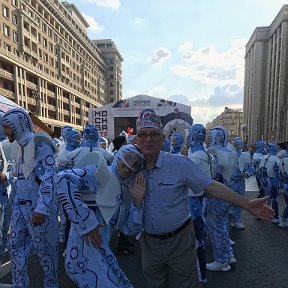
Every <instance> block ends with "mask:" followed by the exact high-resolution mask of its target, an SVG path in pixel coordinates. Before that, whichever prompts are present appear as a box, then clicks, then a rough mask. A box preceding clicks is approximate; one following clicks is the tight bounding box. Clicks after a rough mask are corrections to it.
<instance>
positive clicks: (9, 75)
mask: <svg viewBox="0 0 288 288" xmlns="http://www.w3.org/2000/svg"><path fill="white" fill-rule="evenodd" d="M0 76H1V77H4V78H6V79H8V80H12V81H13V80H14V75H13V74H12V73H10V72H8V71H6V70H4V69H2V68H0Z"/></svg>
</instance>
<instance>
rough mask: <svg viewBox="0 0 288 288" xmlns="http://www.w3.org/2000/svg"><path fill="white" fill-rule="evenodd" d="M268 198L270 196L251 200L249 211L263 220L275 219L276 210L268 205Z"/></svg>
mask: <svg viewBox="0 0 288 288" xmlns="http://www.w3.org/2000/svg"><path fill="white" fill-rule="evenodd" d="M268 199H269V196H267V197H264V198H258V199H253V200H250V201H249V203H248V207H247V211H248V212H250V213H251V214H252V215H254V216H256V217H258V218H260V219H262V220H272V219H274V215H275V213H274V210H273V209H272V208H271V207H269V206H267V205H266V202H267V200H268Z"/></svg>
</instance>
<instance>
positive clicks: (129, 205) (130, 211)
mask: <svg viewBox="0 0 288 288" xmlns="http://www.w3.org/2000/svg"><path fill="white" fill-rule="evenodd" d="M114 216H117V219H115V217H114ZM114 216H113V218H114V219H113V218H112V219H111V222H112V221H114V223H111V224H112V225H113V224H114V226H116V227H117V228H118V229H119V230H120V231H121V232H122V233H123V234H125V235H136V234H138V233H140V232H141V231H142V230H143V225H142V221H143V204H142V206H141V208H140V209H138V208H136V207H135V206H134V204H133V201H132V198H131V196H130V193H129V191H128V186H127V183H126V182H125V183H122V184H121V200H120V203H119V208H118V212H117V213H115V214H114Z"/></svg>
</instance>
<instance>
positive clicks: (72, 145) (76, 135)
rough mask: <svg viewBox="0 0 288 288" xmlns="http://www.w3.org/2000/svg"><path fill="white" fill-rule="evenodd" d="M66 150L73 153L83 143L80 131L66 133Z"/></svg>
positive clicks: (72, 130) (74, 130) (73, 130)
mask: <svg viewBox="0 0 288 288" xmlns="http://www.w3.org/2000/svg"><path fill="white" fill-rule="evenodd" d="M66 142H67V144H66V149H67V150H68V151H72V150H74V149H76V148H77V147H78V146H79V145H80V143H81V133H80V131H78V130H76V129H74V128H72V129H71V130H69V131H67V132H66Z"/></svg>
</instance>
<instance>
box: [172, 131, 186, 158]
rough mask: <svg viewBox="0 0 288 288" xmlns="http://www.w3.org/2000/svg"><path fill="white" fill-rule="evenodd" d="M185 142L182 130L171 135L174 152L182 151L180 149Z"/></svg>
mask: <svg viewBox="0 0 288 288" xmlns="http://www.w3.org/2000/svg"><path fill="white" fill-rule="evenodd" d="M183 143H184V136H183V134H182V133H180V132H177V133H174V134H173V135H172V136H171V145H172V148H173V151H172V152H171V153H173V152H177V153H178V152H180V149H181V147H182V145H183Z"/></svg>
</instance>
